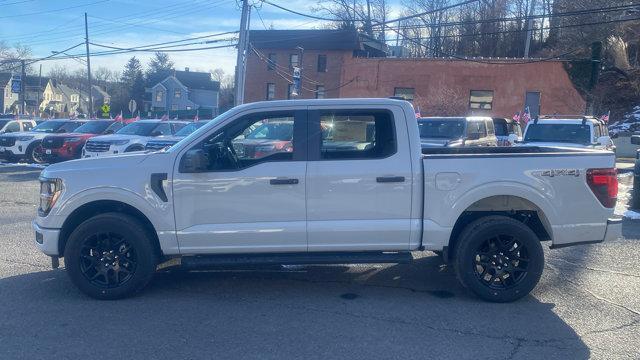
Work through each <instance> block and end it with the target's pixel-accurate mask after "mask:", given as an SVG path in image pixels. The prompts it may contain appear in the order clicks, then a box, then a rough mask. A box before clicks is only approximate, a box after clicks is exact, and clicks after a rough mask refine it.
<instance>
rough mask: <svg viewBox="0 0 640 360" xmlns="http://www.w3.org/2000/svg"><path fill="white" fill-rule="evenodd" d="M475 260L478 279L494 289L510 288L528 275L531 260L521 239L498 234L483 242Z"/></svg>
mask: <svg viewBox="0 0 640 360" xmlns="http://www.w3.org/2000/svg"><path fill="white" fill-rule="evenodd" d="M473 262H474V265H475V274H476V276H477V277H478V280H480V281H481V282H482V283H484V284H485V285H486V286H488V287H490V288H492V289H509V288H512V287H514V286H517V285H518V284H519V283H520V282H521V281H522V280H523V279H524V278H525V277H526V276H527V269H528V267H529V262H530V260H529V255H528V252H527V248H526V246H524V245H523V243H522V242H521V241H518V239H516V238H515V237H514V236H511V235H496V236H493V237H490V238H488V239H486V240H485V241H484V242H483V243H481V245H480V246H479V247H478V248H477V250H476V256H475V258H474V260H473Z"/></svg>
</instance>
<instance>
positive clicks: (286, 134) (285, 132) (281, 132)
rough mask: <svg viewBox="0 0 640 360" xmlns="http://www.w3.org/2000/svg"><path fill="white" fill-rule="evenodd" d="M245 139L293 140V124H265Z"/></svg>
mask: <svg viewBox="0 0 640 360" xmlns="http://www.w3.org/2000/svg"><path fill="white" fill-rule="evenodd" d="M246 138H247V139H266V140H291V139H292V138H293V122H277V123H267V124H262V125H260V126H258V127H257V128H256V129H255V130H253V131H252V132H251V133H250V134H249V135H247V136H246Z"/></svg>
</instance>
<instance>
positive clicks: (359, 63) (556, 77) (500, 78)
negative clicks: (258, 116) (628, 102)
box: [245, 30, 586, 117]
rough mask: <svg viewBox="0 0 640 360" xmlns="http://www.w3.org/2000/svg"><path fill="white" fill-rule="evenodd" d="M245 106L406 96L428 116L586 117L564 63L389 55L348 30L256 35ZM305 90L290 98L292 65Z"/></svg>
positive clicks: (252, 40) (252, 38) (252, 39)
mask: <svg viewBox="0 0 640 360" xmlns="http://www.w3.org/2000/svg"><path fill="white" fill-rule="evenodd" d="M249 42H250V43H251V48H250V55H249V58H248V62H247V81H246V84H245V101H246V102H252V101H261V100H272V99H287V98H305V99H308V98H322V97H326V98H338V97H343V98H346V97H390V96H402V97H404V98H406V99H407V100H410V101H412V102H413V104H414V106H415V107H416V108H418V107H419V108H420V111H421V114H422V115H441V116H445V115H449V116H456V115H494V116H509V117H510V116H512V115H513V114H515V113H516V112H518V111H522V110H523V109H524V107H525V106H529V108H530V111H531V113H532V115H533V116H535V115H537V114H539V113H542V114H553V113H557V114H582V113H583V112H584V111H585V106H586V103H585V100H584V99H583V98H582V96H581V95H580V94H579V93H578V91H577V90H576V89H575V87H574V85H573V84H572V82H571V80H570V79H569V76H568V75H567V72H566V71H565V69H564V63H563V62H561V61H537V62H535V60H533V61H532V62H530V63H526V64H522V63H521V62H522V60H521V59H519V60H495V59H493V60H488V59H484V60H453V59H451V60H450V59H424V58H391V57H386V53H387V49H386V46H385V45H384V44H382V43H380V42H377V41H375V40H374V39H371V38H369V37H366V36H363V35H362V34H358V33H356V32H355V31H348V30H264V31H251V33H250V36H249ZM300 65H301V67H302V69H303V70H302V75H303V76H302V89H301V91H300V94H299V95H298V96H292V95H291V90H292V85H291V83H292V81H291V79H292V72H293V70H292V69H293V67H294V66H298V67H300Z"/></svg>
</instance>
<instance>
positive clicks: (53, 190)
mask: <svg viewBox="0 0 640 360" xmlns="http://www.w3.org/2000/svg"><path fill="white" fill-rule="evenodd" d="M60 192H62V180H61V179H47V178H40V207H39V208H38V215H40V216H47V215H48V214H49V211H51V208H53V206H54V205H55V204H56V201H57V200H58V197H60Z"/></svg>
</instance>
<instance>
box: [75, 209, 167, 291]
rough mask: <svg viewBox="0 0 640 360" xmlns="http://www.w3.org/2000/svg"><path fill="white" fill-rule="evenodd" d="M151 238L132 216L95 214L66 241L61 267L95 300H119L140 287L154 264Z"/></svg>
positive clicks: (145, 282) (142, 286)
mask: <svg viewBox="0 0 640 360" xmlns="http://www.w3.org/2000/svg"><path fill="white" fill-rule="evenodd" d="M152 241H153V239H152V238H151V236H150V235H149V232H148V231H147V229H145V228H144V226H143V225H142V224H140V222H139V221H138V220H136V219H135V218H133V217H131V216H128V215H122V214H117V213H107V214H102V215H97V216H95V217H93V218H90V219H89V220H86V221H85V222H83V223H82V224H80V226H78V227H77V228H76V229H75V230H74V231H73V233H71V236H69V240H68V241H67V245H66V248H65V251H64V258H65V266H66V269H67V273H68V274H69V277H70V278H71V281H72V282H73V283H74V284H75V285H76V286H77V287H78V288H79V289H80V290H81V291H82V292H84V293H85V294H87V295H89V296H91V297H93V298H96V299H105V300H106V299H119V298H124V297H128V296H131V295H133V294H134V293H136V292H137V291H140V290H141V289H143V288H144V287H145V286H146V285H147V284H148V283H149V281H150V280H151V279H152V277H153V274H154V273H155V269H156V265H157V256H156V254H155V251H154V248H153V245H152Z"/></svg>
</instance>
